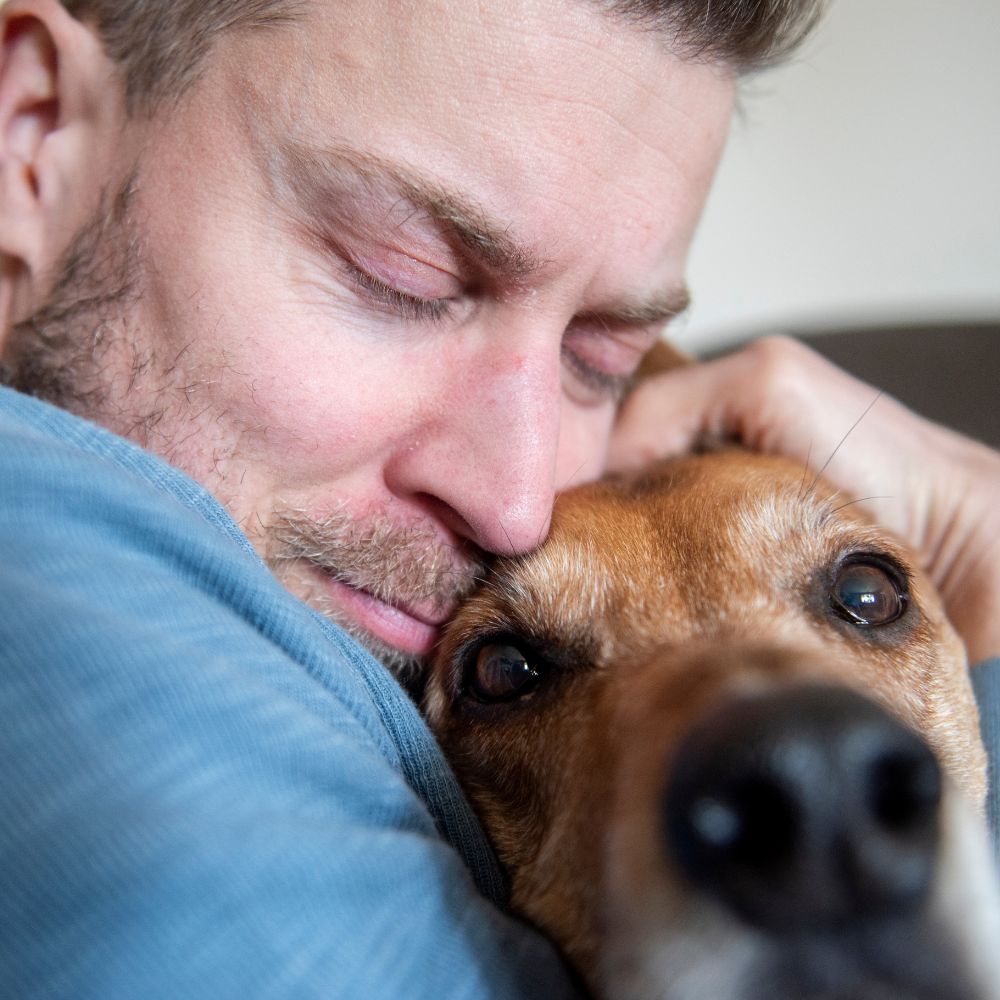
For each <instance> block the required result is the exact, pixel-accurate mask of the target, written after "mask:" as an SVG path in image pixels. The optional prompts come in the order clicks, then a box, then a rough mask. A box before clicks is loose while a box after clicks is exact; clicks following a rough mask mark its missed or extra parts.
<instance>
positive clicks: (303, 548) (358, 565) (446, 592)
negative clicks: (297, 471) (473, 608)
mask: <svg viewBox="0 0 1000 1000" xmlns="http://www.w3.org/2000/svg"><path fill="white" fill-rule="evenodd" d="M266 549H267V551H266V554H265V560H266V561H267V563H268V565H269V566H270V567H271V569H272V571H273V572H274V574H275V575H276V576H277V577H278V579H279V580H280V581H281V582H282V583H283V584H284V585H285V587H286V588H287V589H289V590H291V591H292V592H293V593H294V594H297V595H298V596H299V597H300V598H301V599H302V600H304V601H305V602H306V603H307V604H308V605H310V607H312V608H314V609H315V610H316V611H319V612H320V613H321V614H323V615H325V616H326V617H328V618H330V619H331V620H332V621H334V622H336V623H337V624H339V625H340V626H341V627H342V628H343V629H344V630H345V631H346V632H349V633H350V634H351V635H352V636H354V638H355V639H357V640H358V641H359V642H360V643H361V644H362V645H364V646H365V647H366V648H367V649H369V651H371V652H372V653H373V654H374V655H375V656H376V658H377V659H379V660H381V662H382V663H384V664H385V665H386V666H387V667H389V669H390V670H391V671H392V672H393V673H394V674H395V675H396V677H397V678H398V679H399V680H400V681H402V682H403V683H404V684H405V685H406V686H407V687H409V688H411V689H414V688H416V687H417V686H419V682H420V679H421V678H422V676H423V674H424V672H425V670H426V661H425V659H424V658H423V657H418V656H413V655H410V654H407V653H404V652H402V651H400V650H398V649H395V648H394V647H392V646H389V645H388V644H386V643H385V642H383V641H381V640H380V639H378V638H377V637H375V636H373V635H371V634H370V633H368V632H367V631H366V630H365V629H363V628H361V627H360V626H358V625H357V624H356V623H355V622H353V621H352V620H351V619H350V618H349V617H348V616H347V615H346V614H345V613H344V612H343V611H342V610H341V609H340V608H339V607H338V606H337V605H336V604H335V603H334V601H333V600H332V599H331V598H330V596H329V594H328V590H327V588H326V587H325V586H324V578H325V577H329V578H331V579H333V580H336V581H338V582H339V583H343V584H346V585H347V586H349V587H353V588H355V589H357V590H361V591H364V592H366V593H367V594H369V595H371V596H372V597H375V598H376V599H378V600H380V601H383V602H385V603H386V604H389V605H392V606H398V607H404V608H405V607H413V606H420V607H422V608H426V609H428V610H430V611H432V612H439V611H445V610H447V609H449V608H450V607H451V606H452V605H453V604H454V603H455V602H456V601H459V600H461V599H462V598H463V597H466V596H468V595H469V594H470V593H471V592H472V591H473V590H474V589H475V587H476V586H477V584H478V583H479V582H480V581H481V580H482V577H483V574H484V572H485V565H484V559H485V556H484V555H483V554H482V553H480V552H479V551H478V550H476V549H474V548H473V547H472V546H463V545H461V544H459V545H448V544H446V543H444V542H442V541H441V539H440V538H439V537H438V535H437V533H436V532H434V531H433V530H432V529H431V528H429V527H425V526H422V525H411V526H409V527H401V526H400V525H399V524H398V523H396V522H395V521H394V520H392V519H391V518H390V517H389V516H388V515H387V514H386V513H384V512H374V513H370V514H368V515H367V516H366V517H364V518H363V519H359V518H357V517H353V516H351V515H350V514H348V512H347V511H346V510H343V509H340V510H336V511H334V512H333V513H332V514H330V515H329V516H327V517H324V518H323V519H321V520H317V519H315V518H313V517H310V516H309V515H308V514H306V513H305V512H303V511H301V510H296V509H294V508H292V507H287V506H286V507H279V508H278V509H276V510H275V511H274V512H273V516H272V520H271V522H270V524H269V526H268V529H267V540H266Z"/></svg>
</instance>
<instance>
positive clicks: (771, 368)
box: [746, 334, 813, 392]
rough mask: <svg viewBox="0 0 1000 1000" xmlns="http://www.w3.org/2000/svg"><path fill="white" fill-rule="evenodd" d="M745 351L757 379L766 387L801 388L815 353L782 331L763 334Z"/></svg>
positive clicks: (776, 389) (792, 389)
mask: <svg viewBox="0 0 1000 1000" xmlns="http://www.w3.org/2000/svg"><path fill="white" fill-rule="evenodd" d="M746 352H747V360H748V361H749V363H750V365H751V367H752V369H753V374H754V378H755V380H757V381H758V383H759V384H760V385H761V387H762V388H764V389H765V390H769V391H772V392H773V391H784V392H796V391H800V390H801V389H802V388H803V384H804V382H806V381H807V379H808V372H809V369H810V368H811V365H812V361H813V352H812V351H810V350H809V348H808V347H806V346H805V345H804V344H802V343H800V342H799V341H797V340H794V339H793V338H792V337H787V336H784V335H782V334H772V335H770V336H767V337H761V338H760V339H759V340H756V341H754V342H753V343H752V344H751V345H750V346H749V347H748V348H747V349H746Z"/></svg>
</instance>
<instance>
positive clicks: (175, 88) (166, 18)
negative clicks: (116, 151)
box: [62, 0, 302, 114]
mask: <svg viewBox="0 0 1000 1000" xmlns="http://www.w3.org/2000/svg"><path fill="white" fill-rule="evenodd" d="M62 5H63V6H64V7H65V8H66V9H67V10H68V11H69V12H70V13H71V14H72V15H73V16H74V17H76V18H77V19H78V20H80V21H84V22H90V23H92V24H93V25H94V26H95V27H96V29H97V31H98V34H99V35H100V37H101V40H102V41H103V43H104V48H105V51H106V52H107V54H108V56H109V57H110V58H111V59H112V60H113V61H114V62H115V63H117V64H118V67H119V70H120V71H121V73H122V76H123V78H124V83H125V99H126V102H127V107H128V110H129V113H130V114H135V113H143V112H145V113H149V112H152V111H153V110H154V109H155V108H156V106H157V105H158V104H159V103H160V101H162V100H163V99H167V100H170V99H176V98H178V97H180V96H181V95H182V94H183V93H184V91H185V90H186V89H187V88H188V87H189V86H190V85H191V83H192V82H193V81H194V80H195V79H196V78H197V76H198V72H199V70H200V69H201V66H202V64H203V62H204V60H205V57H206V56H207V55H208V53H209V52H210V50H211V48H212V43H213V41H214V40H215V38H216V36H217V35H218V34H220V33H221V32H224V31H229V30H233V29H239V28H265V27H269V26H275V25H280V24H287V23H289V22H290V21H292V20H294V19H295V18H296V16H297V15H298V13H299V11H300V9H301V7H302V3H301V0H62Z"/></svg>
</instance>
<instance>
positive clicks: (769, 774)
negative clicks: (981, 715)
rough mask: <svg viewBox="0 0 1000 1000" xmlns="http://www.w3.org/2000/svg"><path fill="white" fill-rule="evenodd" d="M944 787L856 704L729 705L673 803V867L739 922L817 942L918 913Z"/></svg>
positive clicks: (829, 692) (837, 694) (701, 739)
mask: <svg viewBox="0 0 1000 1000" xmlns="http://www.w3.org/2000/svg"><path fill="white" fill-rule="evenodd" d="M940 797H941V774H940V770H939V767H938V764H937V761H936V759H935V757H934V755H933V754H932V753H931V751H930V750H929V749H928V748H927V746H926V745H925V744H924V742H923V741H922V740H921V739H920V738H919V737H918V736H916V735H915V734H914V733H912V732H911V731H910V730H909V729H907V728H906V727H905V726H903V725H902V724H901V723H899V722H897V721H896V720H895V719H893V718H892V717H890V716H889V715H888V714H887V713H886V712H884V711H883V710H882V709H881V708H879V707H877V706H876V705H874V704H873V703H872V702H870V701H868V700H867V699H866V698H864V697H862V696H861V695H859V694H856V693H854V692H852V691H849V690H846V689H843V688H836V687H826V686H803V687H798V688H794V689H790V690H782V691H778V692H772V693H769V694H766V695H755V696H752V697H740V698H734V699H733V700H731V701H729V702H727V703H726V704H725V705H724V706H722V707H720V708H719V709H717V710H715V711H714V712H713V713H711V714H710V716H709V717H707V718H705V719H704V720H703V721H702V722H701V723H700V724H699V725H698V726H697V727H696V728H695V729H694V730H693V731H692V733H691V734H690V735H689V736H688V738H687V739H686V740H685V742H684V743H683V744H682V745H681V747H680V749H679V751H678V754H677V757H676V760H675V763H674V766H673V768H672V773H671V777H670V780H669V783H668V787H667V792H666V797H665V833H666V837H667V843H668V850H669V852H670V855H671V857H672V859H673V861H674V863H675V864H676V865H677V866H678V867H679V868H680V869H681V870H682V872H683V873H684V874H685V875H686V876H687V878H688V879H689V880H690V881H691V882H693V883H694V884H695V885H696V886H697V887H698V888H700V889H702V890H704V891H706V892H709V893H711V894H712V895H714V896H715V897H716V898H717V899H719V900H720V901H722V902H723V903H725V904H726V905H727V906H729V907H730V908H731V909H732V910H734V911H735V912H736V913H738V914H739V915H740V916H741V917H742V918H743V919H744V920H746V921H748V922H750V923H752V924H754V925H756V926H759V927H763V928H767V929H771V930H779V931H781V930H788V931H794V930H796V929H801V930H809V929H813V930H819V929H826V928H835V927H837V926H839V925H841V924H844V923H848V922H851V923H853V922H856V921H858V920H866V919H876V920H877V919H879V918H881V917H884V916H888V915H896V914H902V913H905V912H907V911H911V910H914V909H916V908H917V907H918V906H919V905H920V903H921V901H922V899H923V898H924V896H925V894H926V892H927V889H928V885H929V882H930V878H931V873H932V865H933V861H934V854H935V848H936V843H937V837H938V808H939V805H940Z"/></svg>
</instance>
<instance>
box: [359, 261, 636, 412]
mask: <svg viewBox="0 0 1000 1000" xmlns="http://www.w3.org/2000/svg"><path fill="white" fill-rule="evenodd" d="M348 267H349V269H350V273H351V277H352V278H353V280H354V282H355V284H357V285H358V286H359V287H360V289H361V290H362V291H363V292H364V293H365V294H366V295H367V296H368V297H369V298H370V299H373V300H374V301H375V302H376V304H377V305H379V306H383V307H386V308H388V309H390V310H392V312H393V313H395V314H396V315H398V316H400V317H401V318H402V319H404V320H407V321H410V322H416V323H440V322H442V321H444V320H446V319H447V318H448V316H449V315H450V314H451V312H452V306H453V302H452V301H451V300H450V299H422V298H420V297H419V296H416V295H408V294H407V293H406V292H401V291H400V290H399V289H398V288H393V286H392V285H389V284H386V283H385V282H384V281H382V280H381V279H380V278H376V277H375V275H373V274H369V273H368V272H367V271H365V270H363V269H362V268H360V267H358V266H357V265H356V264H352V263H350V262H348ZM562 358H563V363H564V364H566V365H567V366H568V367H569V368H570V369H571V370H572V372H573V374H574V376H576V378H578V379H579V380H580V381H581V382H582V383H583V384H584V386H586V388H587V389H589V390H590V391H591V392H594V393H596V394H598V395H599V396H601V397H602V398H603V399H610V400H612V401H613V402H615V403H617V402H620V401H621V400H622V399H623V398H624V397H625V396H626V395H627V393H628V391H629V389H630V388H631V386H632V382H633V379H632V378H628V377H623V376H619V375H609V374H607V373H606V372H602V371H601V370H600V369H599V368H594V367H593V366H591V365H588V364H587V363H586V362H585V361H584V360H583V359H582V358H581V357H580V356H579V355H578V354H576V353H575V352H574V351H572V350H571V349H570V348H568V347H567V346H566V345H563V348H562Z"/></svg>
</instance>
